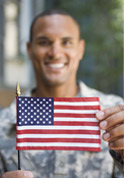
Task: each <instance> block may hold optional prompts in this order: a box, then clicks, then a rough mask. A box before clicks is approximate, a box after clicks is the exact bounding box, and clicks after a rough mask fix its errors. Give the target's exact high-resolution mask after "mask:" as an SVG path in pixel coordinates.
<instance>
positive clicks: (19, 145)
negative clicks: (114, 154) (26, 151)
mask: <svg viewBox="0 0 124 178" xmlns="http://www.w3.org/2000/svg"><path fill="white" fill-rule="evenodd" d="M17 146H18V147H21V146H65V147H68V146H71V147H96V148H97V147H100V144H99V143H63V142H57V143H56V142H55V143H54V142H52V143H48V142H44V143H34V142H25V143H17Z"/></svg>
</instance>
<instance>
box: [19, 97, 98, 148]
mask: <svg viewBox="0 0 124 178" xmlns="http://www.w3.org/2000/svg"><path fill="white" fill-rule="evenodd" d="M99 110H100V103H99V98H97V97H86V98H85V97H82V98H77V97H75V98H36V97H17V129H16V130H17V140H16V149H17V150H84V151H100V150H101V138H100V129H99V122H98V121H97V119H96V116H95V115H96V112H97V111H99Z"/></svg>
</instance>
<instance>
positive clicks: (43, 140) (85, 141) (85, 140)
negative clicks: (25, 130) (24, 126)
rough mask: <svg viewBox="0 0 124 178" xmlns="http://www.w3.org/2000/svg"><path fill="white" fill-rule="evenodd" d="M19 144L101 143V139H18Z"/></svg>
mask: <svg viewBox="0 0 124 178" xmlns="http://www.w3.org/2000/svg"><path fill="white" fill-rule="evenodd" d="M17 142H18V143H22V142H40V143H41V142H71V143H80V142H81V143H100V139H91V138H21V139H17Z"/></svg>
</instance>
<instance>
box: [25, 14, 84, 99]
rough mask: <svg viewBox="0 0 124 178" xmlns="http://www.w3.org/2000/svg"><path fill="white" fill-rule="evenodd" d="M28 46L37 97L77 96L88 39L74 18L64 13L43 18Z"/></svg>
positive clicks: (34, 28) (40, 19) (36, 23)
mask: <svg viewBox="0 0 124 178" xmlns="http://www.w3.org/2000/svg"><path fill="white" fill-rule="evenodd" d="M27 48H28V54H29V56H30V59H31V60H32V62H33V66H34V70H35V75H36V81H37V86H38V87H37V90H36V91H35V95H36V96H58V97H59V96H63V97H66V96H67V97H69V96H76V95H77V92H78V87H77V83H76V73H77V69H78V66H79V62H80V60H81V59H82V56H83V52H84V41H83V40H81V39H80V31H79V27H78V24H77V23H76V22H75V21H74V20H73V19H72V17H70V16H68V15H61V14H54V15H51V16H50V15H45V16H43V17H42V18H40V17H39V18H38V19H37V21H36V22H35V23H34V26H33V27H32V37H31V38H30V42H29V43H28V44H27ZM48 86H49V87H48ZM67 88H68V90H67ZM41 90H42V92H41ZM54 92H55V93H54Z"/></svg>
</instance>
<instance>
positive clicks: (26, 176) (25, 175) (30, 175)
mask: <svg viewBox="0 0 124 178" xmlns="http://www.w3.org/2000/svg"><path fill="white" fill-rule="evenodd" d="M24 177H25V178H31V177H32V173H31V172H28V171H27V172H25V173H24Z"/></svg>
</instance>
